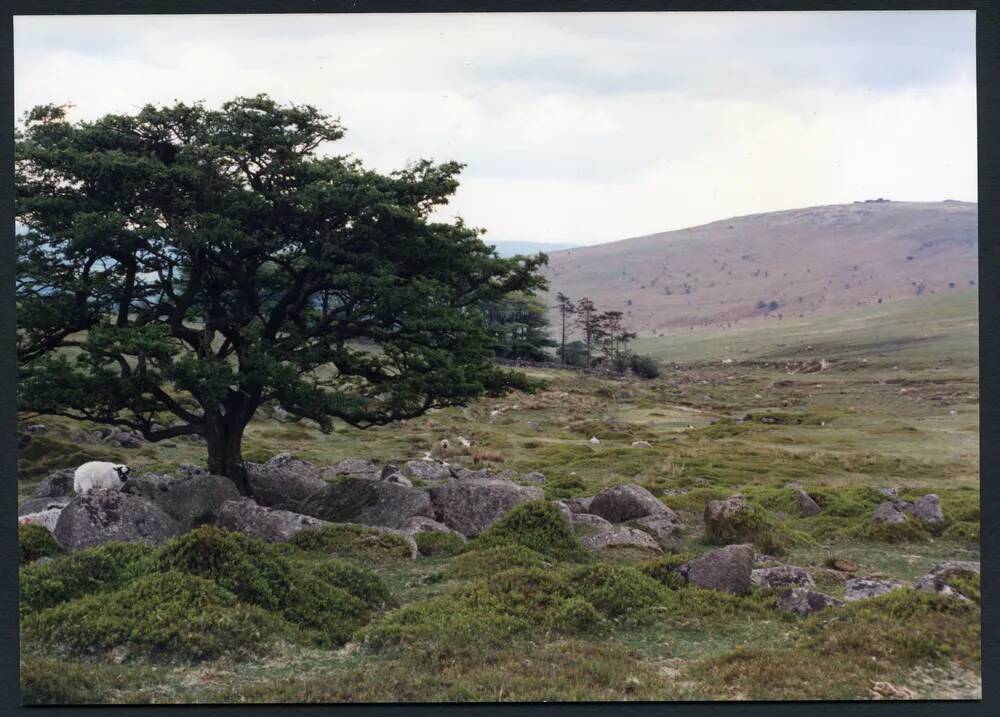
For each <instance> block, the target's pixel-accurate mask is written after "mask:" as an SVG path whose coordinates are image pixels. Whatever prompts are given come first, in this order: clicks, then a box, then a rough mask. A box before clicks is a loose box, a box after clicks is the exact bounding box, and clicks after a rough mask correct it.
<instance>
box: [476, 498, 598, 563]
mask: <svg viewBox="0 0 1000 717" xmlns="http://www.w3.org/2000/svg"><path fill="white" fill-rule="evenodd" d="M505 543H517V544H518V545H523V546H524V547H526V548H530V549H531V550H534V551H536V552H538V553H541V554H543V555H547V556H549V557H552V558H555V559H557V560H580V559H582V558H584V557H585V553H584V550H583V547H582V546H581V545H580V541H579V539H578V538H577V537H576V535H575V534H574V533H573V529H572V528H571V527H570V526H569V524H568V523H567V522H566V519H565V518H563V516H562V514H560V512H559V509H558V508H556V507H555V505H553V504H552V503H548V502H545V501H540V500H538V501H532V502H530V503H524V504H522V505H519V506H517V507H516V508H514V509H513V510H511V511H510V512H509V513H507V515H505V516H504V517H503V518H501V519H500V520H499V521H497V522H496V523H494V524H493V525H491V526H490V527H489V528H488V529H487V530H486V531H485V532H484V533H482V534H481V535H480V536H479V537H478V538H476V539H475V540H474V541H473V544H474V545H475V546H476V547H488V546H494V545H503V544H505Z"/></svg>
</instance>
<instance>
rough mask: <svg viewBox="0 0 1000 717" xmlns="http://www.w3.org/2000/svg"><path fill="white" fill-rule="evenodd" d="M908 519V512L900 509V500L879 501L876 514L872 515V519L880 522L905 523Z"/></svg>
mask: <svg viewBox="0 0 1000 717" xmlns="http://www.w3.org/2000/svg"><path fill="white" fill-rule="evenodd" d="M907 520H908V518H907V517H906V514H905V513H903V511H902V510H901V509H900V503H899V502H898V501H889V500H887V501H885V502H883V503H879V504H878V507H877V508H875V514H874V515H873V516H872V521H873V522H875V523H879V524H889V525H892V524H896V523H905V522H906V521H907Z"/></svg>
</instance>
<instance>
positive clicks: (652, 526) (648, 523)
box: [632, 511, 684, 546]
mask: <svg viewBox="0 0 1000 717" xmlns="http://www.w3.org/2000/svg"><path fill="white" fill-rule="evenodd" d="M632 523H633V525H635V527H637V528H638V529H639V530H641V531H643V532H646V533H649V534H650V535H651V536H653V539H654V540H656V542H657V543H659V544H660V545H664V546H667V545H673V544H674V543H676V542H677V540H678V538H679V535H680V532H681V529H682V528H683V527H684V526H682V525H681V522H680V520H679V519H678V518H677V516H676V515H674V513H673V511H671V512H669V513H659V514H657V515H644V516H643V517H641V518H636V519H635V520H634V521H632Z"/></svg>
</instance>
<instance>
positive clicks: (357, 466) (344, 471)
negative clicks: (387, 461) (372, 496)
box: [323, 458, 382, 480]
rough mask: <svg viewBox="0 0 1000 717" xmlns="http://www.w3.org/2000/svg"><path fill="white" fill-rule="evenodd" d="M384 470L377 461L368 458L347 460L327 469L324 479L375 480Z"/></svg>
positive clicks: (324, 472)
mask: <svg viewBox="0 0 1000 717" xmlns="http://www.w3.org/2000/svg"><path fill="white" fill-rule="evenodd" d="M381 472H382V468H381V467H380V466H379V465H378V463H377V462H376V461H373V460H369V459H368V458H345V459H344V460H342V461H340V462H339V463H335V464H333V465H332V466H330V467H328V468H326V469H325V470H324V471H323V475H324V477H332V476H339V475H345V476H352V477H354V478H368V479H370V480H375V479H377V478H379V477H380V474H381Z"/></svg>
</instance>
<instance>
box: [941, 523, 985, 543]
mask: <svg viewBox="0 0 1000 717" xmlns="http://www.w3.org/2000/svg"><path fill="white" fill-rule="evenodd" d="M941 537H942V538H944V539H945V540H954V541H955V542H956V543H978V542H979V541H980V539H981V538H980V527H979V521H978V520H977V521H976V522H975V523H971V522H966V521H962V522H958V523H952V524H951V525H949V526H948V528H947V529H946V530H945V531H944V533H942V534H941Z"/></svg>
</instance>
